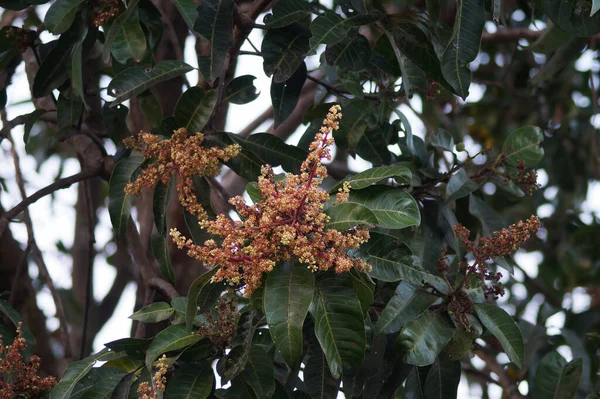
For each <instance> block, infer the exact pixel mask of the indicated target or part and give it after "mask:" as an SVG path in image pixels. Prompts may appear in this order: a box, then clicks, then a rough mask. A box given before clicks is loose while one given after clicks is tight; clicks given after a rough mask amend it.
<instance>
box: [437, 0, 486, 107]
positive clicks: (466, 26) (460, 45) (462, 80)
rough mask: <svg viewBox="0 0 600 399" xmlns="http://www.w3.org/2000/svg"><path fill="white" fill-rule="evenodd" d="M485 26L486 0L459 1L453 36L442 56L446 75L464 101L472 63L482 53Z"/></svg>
mask: <svg viewBox="0 0 600 399" xmlns="http://www.w3.org/2000/svg"><path fill="white" fill-rule="evenodd" d="M484 25H485V6H484V3H483V0H458V3H457V7H456V17H455V20H454V30H453V32H452V37H451V38H450V42H449V43H448V46H447V47H446V50H444V54H443V55H442V73H443V74H444V78H446V80H447V81H448V83H450V85H452V87H453V88H454V91H455V93H456V94H458V95H459V96H461V97H462V98H463V99H465V98H467V96H468V95H469V86H470V85H471V70H470V69H469V64H470V63H471V62H472V61H474V60H475V58H477V53H479V43H480V42H481V34H482V32H483V26H484Z"/></svg>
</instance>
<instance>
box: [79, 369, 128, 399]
mask: <svg viewBox="0 0 600 399" xmlns="http://www.w3.org/2000/svg"><path fill="white" fill-rule="evenodd" d="M125 375H127V372H125V371H123V370H121V369H119V368H116V367H96V368H92V369H91V370H90V372H89V373H88V374H87V375H86V376H85V377H84V378H82V379H81V380H80V381H79V383H78V384H77V386H76V387H75V389H73V393H72V394H71V395H70V396H69V398H70V399H105V398H109V397H111V396H112V395H111V394H112V392H113V391H114V390H115V388H117V386H118V385H119V382H120V381H121V379H123V377H124V376H125Z"/></svg>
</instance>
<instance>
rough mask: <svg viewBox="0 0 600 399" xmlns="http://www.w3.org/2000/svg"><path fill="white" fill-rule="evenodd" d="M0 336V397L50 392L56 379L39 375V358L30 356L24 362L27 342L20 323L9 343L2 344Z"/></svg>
mask: <svg viewBox="0 0 600 399" xmlns="http://www.w3.org/2000/svg"><path fill="white" fill-rule="evenodd" d="M1 338H2V337H1V336H0V379H1V380H0V399H12V398H17V397H18V398H38V397H42V396H43V395H44V394H45V393H46V392H50V390H52V388H53V387H54V385H56V379H55V378H54V377H40V376H39V375H38V370H39V368H40V358H39V357H37V356H31V357H30V358H29V359H28V361H27V362H26V361H25V359H24V356H23V353H24V352H25V349H26V348H27V342H26V341H25V338H23V333H22V330H21V323H19V325H18V326H17V336H16V338H15V339H14V341H13V343H12V344H11V345H7V346H4V345H3V344H2V341H1Z"/></svg>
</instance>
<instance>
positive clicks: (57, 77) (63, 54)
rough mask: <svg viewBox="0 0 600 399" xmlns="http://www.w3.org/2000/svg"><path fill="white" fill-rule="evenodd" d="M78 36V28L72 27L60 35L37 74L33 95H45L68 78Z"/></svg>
mask: <svg viewBox="0 0 600 399" xmlns="http://www.w3.org/2000/svg"><path fill="white" fill-rule="evenodd" d="M55 4H56V3H55ZM78 36H79V35H78V32H76V29H70V30H69V31H67V32H65V33H63V34H62V35H60V37H59V38H58V42H57V43H56V46H54V47H53V48H52V50H50V52H49V53H48V55H47V56H46V58H44V60H43V61H42V64H41V65H40V69H39V70H38V72H37V73H36V74H35V78H34V79H33V88H32V90H31V93H32V94H33V97H35V98H40V97H45V96H47V95H49V94H51V93H52V90H54V89H56V88H57V87H59V86H61V85H62V84H63V83H64V82H65V81H66V80H67V71H68V69H69V68H68V65H69V63H70V58H71V53H72V50H73V46H74V45H75V43H76V42H77V39H78Z"/></svg>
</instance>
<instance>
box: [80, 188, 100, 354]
mask: <svg viewBox="0 0 600 399" xmlns="http://www.w3.org/2000/svg"><path fill="white" fill-rule="evenodd" d="M82 184H83V200H84V201H83V202H84V203H85V210H86V219H87V220H86V222H87V228H88V262H87V265H86V266H87V275H86V279H85V281H86V284H85V304H84V309H83V330H82V333H81V347H80V350H79V359H83V358H84V357H85V355H86V341H87V335H88V328H89V326H88V325H89V313H90V306H91V305H92V296H93V287H92V276H93V270H94V244H95V242H96V239H95V234H94V227H95V225H96V223H95V221H94V205H93V204H92V192H91V189H90V182H89V180H84V181H83V183H82Z"/></svg>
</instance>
